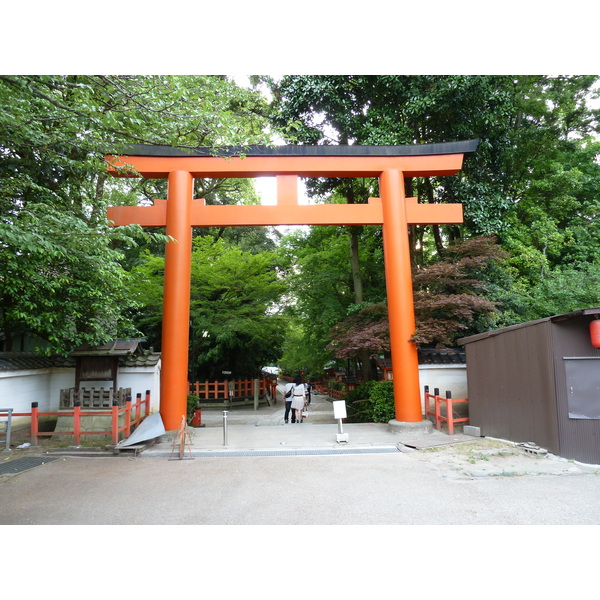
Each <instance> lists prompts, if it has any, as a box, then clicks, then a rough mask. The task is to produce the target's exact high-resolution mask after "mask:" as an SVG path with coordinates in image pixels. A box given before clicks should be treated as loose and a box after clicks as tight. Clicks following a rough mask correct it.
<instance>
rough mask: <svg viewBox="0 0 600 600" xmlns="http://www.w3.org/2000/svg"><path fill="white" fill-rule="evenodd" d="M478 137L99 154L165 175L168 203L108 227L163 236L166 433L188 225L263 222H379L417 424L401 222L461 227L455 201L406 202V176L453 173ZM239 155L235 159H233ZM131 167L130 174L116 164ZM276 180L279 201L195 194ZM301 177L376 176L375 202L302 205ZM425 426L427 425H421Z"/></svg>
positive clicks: (179, 379) (404, 380)
mask: <svg viewBox="0 0 600 600" xmlns="http://www.w3.org/2000/svg"><path fill="white" fill-rule="evenodd" d="M477 142H478V141H477V140H469V141H461V142H449V143H441V144H421V145H414V146H276V147H274V148H271V147H265V146H252V147H249V148H247V149H246V148H240V149H229V150H227V151H225V152H221V153H219V156H218V157H217V156H214V155H213V154H212V152H213V150H212V149H211V148H199V149H197V150H195V151H193V152H185V151H183V150H179V149H176V148H171V147H163V146H143V145H132V146H128V147H127V150H126V154H124V155H121V156H114V155H108V156H106V157H105V159H106V160H107V162H108V164H109V171H110V172H111V173H112V174H113V175H116V176H128V177H139V176H142V177H146V178H153V179H167V180H168V194H167V200H155V201H154V205H153V206H114V207H109V209H108V219H109V220H111V221H113V223H114V225H115V226H120V225H129V224H133V223H137V224H139V225H141V226H142V227H165V226H166V233H167V235H169V236H172V237H173V238H174V239H175V240H176V242H171V241H170V242H168V243H167V246H166V255H165V287H164V306H163V330H162V331H163V333H162V336H163V338H162V374H161V408H160V413H161V417H162V420H163V423H164V426H165V429H166V430H167V431H175V430H177V429H178V428H179V426H180V423H181V417H182V415H185V414H186V412H187V394H188V345H189V319H190V285H191V280H190V278H191V273H190V271H191V241H192V227H222V226H252V225H255V226H266V225H274V226H277V225H382V229H383V250H384V260H385V277H386V287H387V299H388V317H389V324H390V349H391V355H392V369H393V372H394V403H395V416H396V420H395V421H391V422H390V424H391V425H397V426H398V427H400V428H402V426H407V427H408V428H415V427H411V426H413V425H415V426H416V425H417V424H421V423H422V422H423V421H422V411H421V396H420V384H419V364H418V357H417V348H416V346H415V344H414V343H413V342H411V341H410V339H411V337H412V336H413V334H414V332H415V315H414V302H413V291H412V276H411V265H410V253H409V241H408V225H411V224H421V225H425V224H436V223H437V224H457V223H462V220H463V217H462V204H418V203H417V198H406V197H405V192H404V178H405V177H428V176H433V175H438V176H439V175H455V174H456V173H458V171H459V170H460V169H461V167H462V163H463V158H464V155H465V154H466V153H469V152H474V151H475V148H476V147H477ZM240 155H241V156H240ZM127 165H129V166H131V167H132V168H133V169H134V171H132V170H129V171H127V170H125V171H124V170H123V169H120V167H124V166H127ZM262 176H275V177H276V179H277V205H276V206H261V205H243V206H237V205H236V206H207V205H206V204H205V201H204V200H203V199H200V200H194V199H193V196H192V194H193V191H192V190H193V178H194V177H197V178H244V177H250V178H253V177H262ZM298 177H378V178H379V188H380V196H381V197H380V198H369V203H368V204H321V205H299V204H298V191H297V179H298ZM423 423H424V422H423Z"/></svg>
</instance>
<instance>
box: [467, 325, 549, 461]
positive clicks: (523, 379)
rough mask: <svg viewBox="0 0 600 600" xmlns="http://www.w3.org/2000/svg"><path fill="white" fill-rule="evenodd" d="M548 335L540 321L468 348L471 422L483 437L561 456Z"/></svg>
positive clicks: (477, 342) (478, 342) (486, 339)
mask: <svg viewBox="0 0 600 600" xmlns="http://www.w3.org/2000/svg"><path fill="white" fill-rule="evenodd" d="M550 334H551V330H550V323H549V322H548V321H544V322H536V323H535V324H532V325H531V326H530V327H522V328H517V329H513V330H507V331H505V332H503V333H502V335H498V336H492V337H485V338H482V339H479V340H477V341H473V342H471V343H469V344H467V345H466V351H467V370H468V386H469V421H470V424H471V425H474V426H477V427H480V428H481V433H482V435H485V436H488V437H499V438H503V439H509V440H513V441H522V442H525V441H534V442H536V443H537V444H539V445H541V446H543V447H544V448H547V449H548V450H550V451H551V452H558V448H559V441H558V433H557V413H556V399H555V390H554V372H553V370H554V369H553V354H552V348H551V340H550Z"/></svg>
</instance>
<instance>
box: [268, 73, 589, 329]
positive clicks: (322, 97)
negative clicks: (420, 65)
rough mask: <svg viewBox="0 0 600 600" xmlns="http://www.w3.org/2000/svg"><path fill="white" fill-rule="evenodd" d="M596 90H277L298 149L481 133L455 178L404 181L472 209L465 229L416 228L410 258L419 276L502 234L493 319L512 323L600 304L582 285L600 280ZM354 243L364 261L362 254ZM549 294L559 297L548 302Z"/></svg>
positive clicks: (520, 80)
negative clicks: (504, 255) (461, 244)
mask: <svg viewBox="0 0 600 600" xmlns="http://www.w3.org/2000/svg"><path fill="white" fill-rule="evenodd" d="M597 83H598V77H596V76H558V77H550V76H537V75H531V76H511V75H502V76H454V75H452V76H396V75H394V76H358V75H337V76H329V75H324V76H288V77H284V78H282V79H281V80H280V81H277V82H272V84H271V88H272V90H273V93H274V96H275V98H276V102H275V110H276V116H275V119H276V121H277V122H278V124H279V125H280V126H281V127H284V126H285V127H287V131H288V139H289V140H290V141H293V142H294V143H300V144H302V143H313V144H314V143H321V144H336V143H340V144H345V143H352V144H365V145H368V144H421V143H435V142H445V141H455V140H461V139H471V138H478V139H479V140H480V141H479V146H478V149H477V151H476V152H475V153H474V154H473V155H470V156H468V157H467V159H466V161H465V164H464V166H463V169H462V170H461V172H460V173H459V174H457V175H456V176H454V177H444V178H423V179H421V178H415V179H412V180H407V181H406V182H405V183H406V186H407V191H408V194H409V195H414V196H418V198H419V201H420V202H429V203H439V202H461V203H462V204H463V206H464V214H465V222H464V224H463V225H462V226H435V225H434V226H412V227H411V228H410V231H409V235H410V240H411V252H412V262H413V266H414V269H415V273H419V272H420V271H421V270H423V269H427V268H429V267H430V266H431V265H433V264H434V263H435V262H436V261H440V260H444V259H445V258H446V254H447V252H448V248H449V247H450V244H452V243H453V242H455V241H457V240H460V239H465V240H467V239H469V238H471V237H474V236H481V235H496V236H497V237H498V239H499V241H500V244H501V246H502V247H503V248H504V249H505V250H508V251H509V252H510V254H511V259H510V261H509V262H506V263H505V267H504V272H503V273H502V274H498V273H496V275H495V276H494V280H493V281H488V282H487V283H489V284H490V285H488V286H487V289H488V292H487V293H488V296H489V300H490V301H493V302H494V301H495V302H499V303H501V312H500V313H499V316H498V317H497V319H496V321H495V322H496V324H510V323H514V322H521V321H524V320H527V319H530V318H538V317H541V316H547V312H546V311H548V310H574V309H575V308H580V307H581V306H580V303H581V302H584V303H590V302H591V303H594V304H598V303H600V295H598V294H596V295H594V293H593V287H592V289H590V286H589V285H586V282H585V281H584V279H585V278H586V277H587V278H591V279H592V280H594V278H595V272H596V266H595V265H596V261H597V258H596V257H597V256H598V253H597V249H598V244H597V241H598V238H597V235H598V227H599V225H598V224H599V223H600V221H599V220H598V218H597V216H598V215H597V203H598V182H599V181H600V178H599V177H598V162H597V156H598V146H597V141H596V140H597V136H598V111H595V110H591V109H590V108H589V104H588V103H587V101H588V99H589V98H590V97H592V96H593V95H594V93H595V92H594V91H593V90H594V86H596V87H597ZM596 97H597V92H596ZM354 186H355V189H358V188H359V186H360V187H362V188H364V189H365V190H366V189H369V188H370V189H373V188H374V187H375V184H374V183H369V184H367V185H365V183H364V182H355V183H354ZM307 187H308V189H309V190H310V191H311V192H312V193H313V194H315V196H316V197H318V198H320V199H321V200H325V201H331V198H334V197H335V194H334V193H333V191H334V190H336V191H337V192H338V195H340V196H344V195H345V196H346V201H348V202H351V201H355V199H356V198H357V197H359V195H358V194H356V193H355V194H354V196H352V194H350V193H349V192H348V187H349V186H348V183H347V182H342V181H340V180H319V181H315V182H311V183H309V185H308V186H307ZM363 197H364V195H363ZM353 198H354V199H353ZM355 247H356V248H357V251H356V252H357V256H358V255H359V252H360V258H361V259H362V257H363V255H364V254H365V251H364V249H363V248H362V247H359V246H355ZM566 265H570V267H569V268H568V269H567V268H566ZM305 275H306V276H307V277H309V275H308V274H305ZM482 275H483V274H482ZM569 280H570V281H575V280H580V284H579V285H577V286H574V285H569V283H568V281H569ZM553 282H554V283H556V286H555V293H553V294H551V295H550V296H549V295H548V287H549V286H551V285H552V283H553ZM484 283H485V281H484ZM362 288H363V293H365V292H364V289H365V286H364V285H363V286H362ZM575 289H578V290H580V291H581V293H578V294H573V293H572V292H573V290H575ZM584 290H585V293H584ZM368 296H369V294H368V292H367V297H368ZM549 297H551V298H552V302H542V299H543V298H549ZM422 318H424V316H423V315H421V319H422ZM339 319H340V321H343V320H345V319H347V314H346V313H343V312H340V314H339ZM493 323H494V321H490V320H487V321H486V320H480V321H479V325H478V326H479V327H489V326H491V325H492V324H493ZM368 324H369V321H368V319H367V320H366V321H365V326H368Z"/></svg>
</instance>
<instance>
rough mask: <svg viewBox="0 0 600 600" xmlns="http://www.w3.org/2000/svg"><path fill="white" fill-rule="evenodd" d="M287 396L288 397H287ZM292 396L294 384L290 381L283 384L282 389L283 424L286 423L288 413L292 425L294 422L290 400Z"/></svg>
mask: <svg viewBox="0 0 600 600" xmlns="http://www.w3.org/2000/svg"><path fill="white" fill-rule="evenodd" d="M288 394H289V396H288ZM293 396H294V382H293V381H290V382H288V383H286V384H285V387H284V388H283V399H284V400H285V415H284V417H283V420H284V422H285V423H287V422H288V420H289V417H290V411H291V412H292V423H293V422H294V412H293V411H292V399H293Z"/></svg>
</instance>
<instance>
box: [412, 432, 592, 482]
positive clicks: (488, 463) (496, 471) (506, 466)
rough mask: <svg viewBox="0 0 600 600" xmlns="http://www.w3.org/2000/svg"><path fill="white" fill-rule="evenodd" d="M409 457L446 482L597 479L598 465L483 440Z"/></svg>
mask: <svg viewBox="0 0 600 600" xmlns="http://www.w3.org/2000/svg"><path fill="white" fill-rule="evenodd" d="M536 452H537V453H536ZM411 456H412V457H413V458H415V459H416V460H419V461H424V462H427V463H428V464H429V465H430V466H431V468H432V469H434V470H436V471H437V472H438V473H439V474H440V475H441V476H442V477H446V478H450V479H478V478H481V477H519V476H525V475H583V474H596V475H600V465H583V464H581V463H576V462H575V461H571V460H567V459H564V458H560V457H558V456H554V455H553V454H549V453H543V449H541V451H537V450H536V449H532V448H528V447H522V446H519V445H517V444H513V443H511V442H505V441H502V440H493V439H486V438H475V439H474V440H473V441H469V442H461V443H457V444H450V445H445V446H435V447H431V448H421V449H420V450H414V451H412V452H411Z"/></svg>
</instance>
